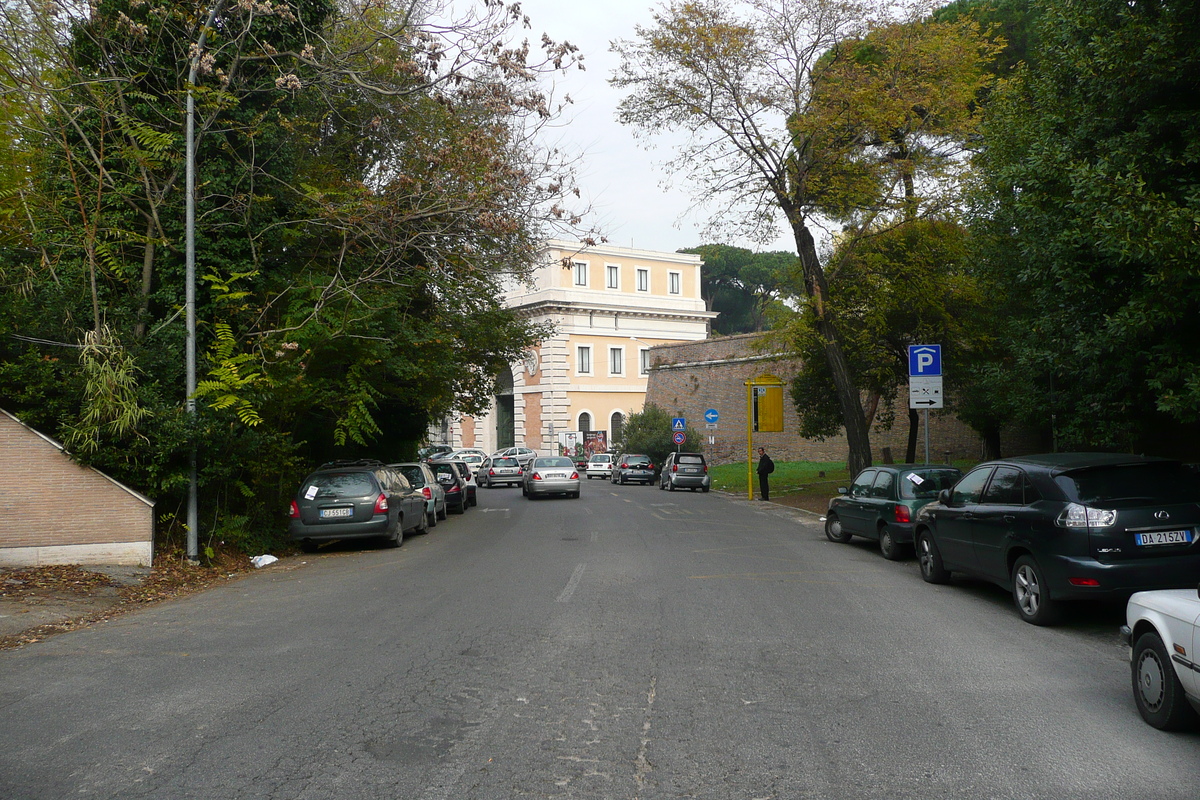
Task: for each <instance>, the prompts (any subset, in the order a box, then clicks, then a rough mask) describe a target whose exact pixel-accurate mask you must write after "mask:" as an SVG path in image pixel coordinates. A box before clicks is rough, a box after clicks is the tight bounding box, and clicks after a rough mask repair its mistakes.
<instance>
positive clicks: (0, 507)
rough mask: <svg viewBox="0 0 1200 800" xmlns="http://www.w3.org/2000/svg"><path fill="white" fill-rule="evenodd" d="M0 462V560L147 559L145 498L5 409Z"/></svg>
mask: <svg viewBox="0 0 1200 800" xmlns="http://www.w3.org/2000/svg"><path fill="white" fill-rule="evenodd" d="M0 463H3V465H4V469H0V563H5V564H49V563H140V564H147V565H148V564H149V563H150V559H151V557H152V554H153V553H152V548H153V537H154V507H153V503H152V502H150V501H149V500H148V499H146V498H144V497H142V496H141V495H138V494H136V493H134V492H131V491H130V490H128V489H126V488H124V487H122V486H121V485H119V484H117V483H116V482H115V481H113V480H111V479H109V478H108V477H106V476H105V475H103V474H102V473H100V472H98V471H97V470H94V469H91V468H88V467H82V466H80V465H78V464H76V463H74V462H73V461H71V460H70V459H69V458H68V457H67V456H66V455H64V454H63V452H62V451H61V449H59V447H58V446H57V445H56V444H54V443H53V442H52V441H50V440H49V439H46V438H44V437H42V436H40V435H39V434H37V433H36V432H35V431H33V430H32V429H30V428H28V427H26V426H25V425H23V424H22V423H21V422H20V421H19V420H17V419H16V418H15V417H12V416H11V415H9V414H7V413H5V412H3V411H0Z"/></svg>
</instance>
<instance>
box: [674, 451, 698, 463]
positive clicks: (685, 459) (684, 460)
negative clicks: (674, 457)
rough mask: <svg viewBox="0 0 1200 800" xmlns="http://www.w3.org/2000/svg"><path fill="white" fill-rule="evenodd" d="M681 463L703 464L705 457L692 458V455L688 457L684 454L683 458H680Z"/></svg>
mask: <svg viewBox="0 0 1200 800" xmlns="http://www.w3.org/2000/svg"><path fill="white" fill-rule="evenodd" d="M679 463H680V464H703V463H704V456H692V455H688V454H687V453H684V454H682V455H681V456H679Z"/></svg>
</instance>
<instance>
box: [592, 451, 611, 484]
mask: <svg viewBox="0 0 1200 800" xmlns="http://www.w3.org/2000/svg"><path fill="white" fill-rule="evenodd" d="M612 464H613V457H612V454H611V453H595V454H593V455H592V457H591V458H589V459H588V462H587V469H586V472H587V479H588V480H589V481H590V480H591V479H592V478H611V477H612Z"/></svg>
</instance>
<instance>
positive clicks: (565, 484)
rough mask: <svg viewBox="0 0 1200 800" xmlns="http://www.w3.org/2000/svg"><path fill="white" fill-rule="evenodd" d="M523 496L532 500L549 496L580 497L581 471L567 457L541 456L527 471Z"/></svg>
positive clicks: (523, 484) (531, 463) (522, 487)
mask: <svg viewBox="0 0 1200 800" xmlns="http://www.w3.org/2000/svg"><path fill="white" fill-rule="evenodd" d="M521 494H523V495H525V496H526V497H528V498H529V499H530V500H532V499H534V498H535V497H539V496H541V495H547V494H565V495H566V496H567V497H579V471H578V470H577V469H576V468H575V462H574V461H572V460H571V459H569V458H567V457H566V456H539V457H538V458H535V459H534V460H533V461H532V462H530V464H529V468H528V469H526V470H525V482H524V483H522V484H521Z"/></svg>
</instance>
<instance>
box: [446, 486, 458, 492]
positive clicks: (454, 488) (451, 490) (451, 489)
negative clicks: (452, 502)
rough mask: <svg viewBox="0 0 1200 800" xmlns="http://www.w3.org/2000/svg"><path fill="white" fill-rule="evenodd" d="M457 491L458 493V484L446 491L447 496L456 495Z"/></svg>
mask: <svg viewBox="0 0 1200 800" xmlns="http://www.w3.org/2000/svg"><path fill="white" fill-rule="evenodd" d="M457 491H458V484H457V483H456V484H454V485H453V486H451V487H450V488H449V489H447V490H446V494H454V493H455V492H457Z"/></svg>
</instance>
